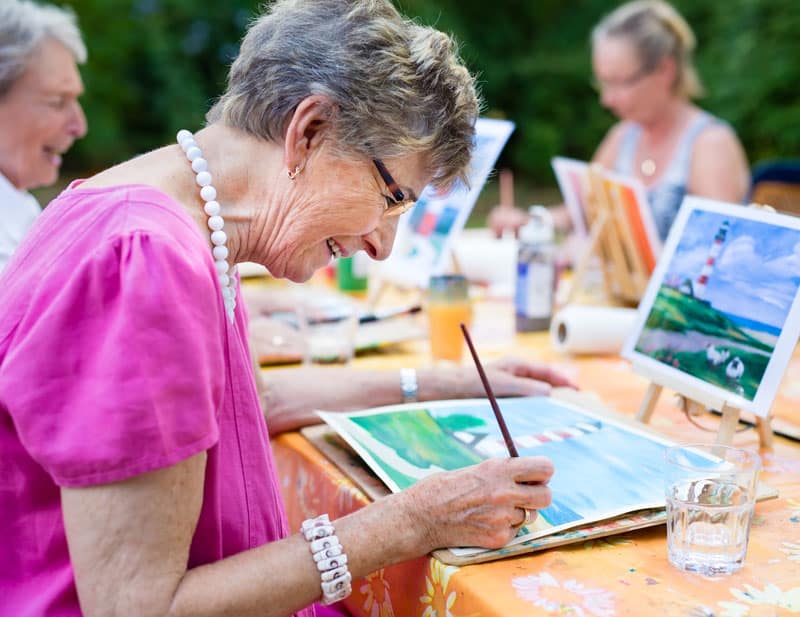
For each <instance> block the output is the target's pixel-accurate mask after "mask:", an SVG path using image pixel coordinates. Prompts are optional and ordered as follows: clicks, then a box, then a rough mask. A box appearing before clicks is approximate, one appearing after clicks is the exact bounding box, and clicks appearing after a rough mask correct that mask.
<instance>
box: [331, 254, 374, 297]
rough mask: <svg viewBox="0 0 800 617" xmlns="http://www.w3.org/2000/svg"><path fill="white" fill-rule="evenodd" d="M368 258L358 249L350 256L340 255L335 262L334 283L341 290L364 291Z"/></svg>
mask: <svg viewBox="0 0 800 617" xmlns="http://www.w3.org/2000/svg"><path fill="white" fill-rule="evenodd" d="M369 262H370V259H369V257H368V256H367V254H366V253H364V252H361V251H359V252H358V253H356V254H355V255H353V256H352V257H342V258H341V259H339V260H337V262H336V283H337V285H338V287H339V289H340V290H342V291H364V290H366V289H367V274H368V271H369Z"/></svg>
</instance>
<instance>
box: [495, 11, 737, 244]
mask: <svg viewBox="0 0 800 617" xmlns="http://www.w3.org/2000/svg"><path fill="white" fill-rule="evenodd" d="M591 40H592V67H593V71H594V76H595V83H596V86H597V89H598V91H599V93H600V103H601V104H602V105H603V106H604V107H607V108H608V109H609V110H611V111H612V112H613V113H614V115H616V116H617V117H618V118H619V119H620V121H619V122H618V123H617V124H615V125H614V126H613V127H612V128H611V130H610V131H609V132H608V133H607V134H606V136H605V137H604V139H603V141H602V142H601V143H600V146H599V147H598V148H597V151H596V152H595V154H594V156H593V157H592V161H593V162H596V163H600V164H601V165H602V166H603V167H605V168H606V169H612V170H615V171H617V172H619V173H622V174H627V175H633V176H636V177H637V178H639V179H640V180H642V182H644V185H645V186H646V187H647V192H648V197H649V200H650V207H651V209H652V211H653V216H654V218H655V222H656V226H657V227H658V231H659V233H660V235H661V236H662V238H664V237H665V236H666V235H667V233H668V231H669V228H670V226H671V225H672V221H673V219H674V218H675V215H676V214H677V212H678V209H679V208H680V204H681V202H682V200H683V197H684V195H686V194H692V195H699V196H701V197H708V198H711V199H719V200H722V201H729V202H741V201H743V200H744V199H745V196H746V195H747V191H748V188H749V184H750V173H749V169H748V164H747V159H746V156H745V153H744V149H743V148H742V146H741V144H740V143H739V140H738V138H737V137H736V134H735V132H734V130H733V129H732V128H731V127H730V125H728V124H727V123H725V122H724V121H722V120H720V119H718V118H715V117H714V116H712V115H711V114H709V113H708V112H706V111H704V110H702V109H700V108H699V107H697V106H696V105H695V104H694V103H693V102H692V99H694V98H697V97H699V96H701V95H702V93H703V88H702V85H701V83H700V78H699V77H698V75H697V71H696V70H695V67H694V64H693V54H694V49H695V37H694V34H693V33H692V30H691V28H690V27H689V25H688V24H687V23H686V21H685V20H684V19H683V17H681V15H680V14H679V13H678V12H677V11H676V10H675V9H674V8H673V7H672V6H671V5H670V4H668V3H667V2H664V1H663V0H636V1H634V2H629V3H627V4H623V5H622V6H620V7H618V8H617V9H616V10H614V11H613V12H612V13H610V14H609V15H607V16H606V17H604V18H603V19H602V20H601V21H600V23H598V24H597V26H595V28H594V30H593V31H592V38H591ZM525 220H526V217H525V216H524V215H523V214H522V213H521V212H519V211H513V210H510V209H508V208H502V207H498V208H496V209H495V211H494V212H493V213H492V215H491V219H490V225H491V226H492V227H493V228H495V229H496V230H502V229H504V228H509V227H510V228H514V229H516V228H518V227H519V225H520V224H522V223H524V221H525Z"/></svg>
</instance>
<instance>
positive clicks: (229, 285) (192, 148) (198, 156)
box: [178, 129, 237, 323]
mask: <svg viewBox="0 0 800 617" xmlns="http://www.w3.org/2000/svg"><path fill="white" fill-rule="evenodd" d="M178 144H180V146H181V148H183V151H184V152H185V153H186V158H187V159H189V162H190V163H191V164H192V170H193V171H194V173H195V174H196V175H195V181H196V182H197V185H198V186H199V187H200V197H202V198H203V201H204V202H205V205H204V206H203V210H204V211H205V213H206V214H207V215H208V229H209V230H210V233H211V244H212V245H214V248H212V249H211V252H212V254H213V256H214V267H216V269H217V276H218V277H219V285H220V287H221V288H222V301H223V302H224V303H225V313H226V314H227V316H228V321H230V322H231V323H233V310H234V309H235V308H236V284H237V279H236V276H235V274H236V266H233V267H230V265H229V264H228V247H227V246H225V243H226V242H227V241H228V235H227V234H226V233H225V232H224V231H223V230H222V228H223V227H225V220H224V219H223V218H222V215H221V211H222V209H221V208H220V205H219V202H218V201H217V189H215V188H214V185H213V184H211V180H212V178H211V173H210V172H209V171H208V161H206V160H205V159H204V158H203V153H202V152H201V151H200V148H199V146H198V145H197V142H196V141H195V140H194V135H192V133H191V131H187V130H186V129H181V130H180V131H178Z"/></svg>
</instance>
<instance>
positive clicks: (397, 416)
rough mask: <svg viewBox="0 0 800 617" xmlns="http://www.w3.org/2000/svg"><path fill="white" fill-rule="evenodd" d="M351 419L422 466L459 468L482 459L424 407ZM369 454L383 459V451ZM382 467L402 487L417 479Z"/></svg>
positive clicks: (409, 460) (427, 467)
mask: <svg viewBox="0 0 800 617" xmlns="http://www.w3.org/2000/svg"><path fill="white" fill-rule="evenodd" d="M351 420H352V421H353V422H354V423H355V424H358V425H359V426H361V427H362V428H364V429H365V430H366V431H369V433H370V434H371V435H372V436H373V437H374V438H375V439H377V440H378V441H380V442H381V443H383V444H385V445H386V446H387V447H388V448H391V449H392V450H394V452H395V453H396V454H397V455H398V456H399V457H401V458H403V459H404V460H406V461H408V462H409V463H410V464H412V465H414V466H415V467H418V468H421V469H429V468H431V466H432V465H435V466H437V467H440V468H442V469H460V468H461V467H466V466H468V465H474V464H475V463H479V462H481V461H482V460H483V459H482V458H481V457H480V456H478V455H477V454H476V453H475V452H473V451H472V450H470V449H469V448H468V447H466V446H465V445H463V444H462V443H460V442H459V441H457V440H456V439H455V438H454V437H453V436H452V435H450V433H449V432H447V430H445V428H444V427H443V426H442V425H440V424H439V423H437V421H436V420H435V419H434V418H433V416H431V414H430V413H429V412H428V410H427V409H424V408H423V409H414V410H408V411H401V412H394V413H385V414H379V415H373V416H361V417H355V418H351ZM370 454H372V456H373V457H374V458H375V459H376V460H378V461H380V460H381V456H380V453H377V452H373V451H371V452H370ZM382 467H384V469H385V471H386V472H387V473H388V474H389V475H390V476H391V477H392V479H393V480H394V481H395V482H396V483H397V485H398V486H400V487H401V488H405V487H407V486H410V485H411V484H413V483H414V480H413V479H412V478H409V477H408V476H407V475H405V474H403V473H401V472H399V471H397V470H396V469H395V468H393V467H391V466H389V465H385V464H382Z"/></svg>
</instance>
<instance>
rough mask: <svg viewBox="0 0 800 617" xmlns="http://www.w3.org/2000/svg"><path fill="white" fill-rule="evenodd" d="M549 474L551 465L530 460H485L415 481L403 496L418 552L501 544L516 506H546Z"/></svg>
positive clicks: (517, 518)
mask: <svg viewBox="0 0 800 617" xmlns="http://www.w3.org/2000/svg"><path fill="white" fill-rule="evenodd" d="M552 475H553V464H552V462H551V461H550V460H549V459H547V458H544V457H541V456H536V457H522V458H499V459H489V460H486V461H483V462H482V463H479V464H478V465H473V466H471V467H466V468H464V469H459V470H456V471H449V472H443V473H438V474H434V475H432V476H429V477H427V478H425V479H424V480H421V481H420V482H417V483H416V484H414V485H413V486H412V487H410V488H408V489H406V491H404V493H406V495H405V497H406V499H407V504H408V507H409V511H410V516H411V519H412V520H413V521H414V523H415V524H416V525H419V530H420V532H421V534H422V537H423V544H424V545H425V546H423V547H421V548H423V549H425V551H426V552H429V551H431V550H433V549H436V548H442V547H454V546H480V547H483V548H499V547H501V546H503V545H504V544H506V543H508V541H509V540H511V539H512V538H513V537H514V536H515V535H516V533H517V529H518V527H519V525H520V523H521V522H522V520H523V517H524V511H523V510H522V508H527V509H529V510H539V509H541V508H545V507H547V506H548V505H550V502H551V500H552V495H551V493H550V489H549V488H548V487H547V482H548V481H549V480H550V477H551V476H552ZM525 483H529V484H525ZM533 514H535V512H534V513H533Z"/></svg>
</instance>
